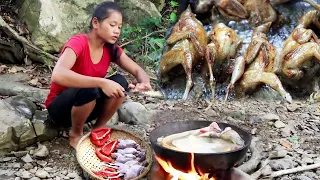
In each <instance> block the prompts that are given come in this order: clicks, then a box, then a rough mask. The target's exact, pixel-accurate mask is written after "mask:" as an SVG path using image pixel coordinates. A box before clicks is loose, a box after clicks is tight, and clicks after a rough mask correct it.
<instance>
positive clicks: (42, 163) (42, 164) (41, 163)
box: [37, 161, 48, 167]
mask: <svg viewBox="0 0 320 180" xmlns="http://www.w3.org/2000/svg"><path fill="white" fill-rule="evenodd" d="M37 164H39V165H40V166H42V167H45V166H46V165H47V164H48V162H46V161H37Z"/></svg>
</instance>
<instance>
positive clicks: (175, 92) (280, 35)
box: [162, 0, 320, 99]
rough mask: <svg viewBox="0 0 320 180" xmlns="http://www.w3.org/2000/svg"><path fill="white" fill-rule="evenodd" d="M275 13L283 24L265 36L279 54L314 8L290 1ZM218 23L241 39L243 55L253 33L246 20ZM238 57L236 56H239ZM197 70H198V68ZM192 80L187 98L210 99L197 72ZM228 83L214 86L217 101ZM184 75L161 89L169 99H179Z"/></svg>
mask: <svg viewBox="0 0 320 180" xmlns="http://www.w3.org/2000/svg"><path fill="white" fill-rule="evenodd" d="M314 1H316V2H317V3H320V0H314ZM275 9H276V11H278V12H279V13H281V14H282V15H283V17H284V19H285V20H284V23H283V24H282V25H281V26H280V27H272V28H271V29H270V31H269V33H268V34H267V36H268V40H269V42H271V43H272V44H273V45H274V46H275V48H276V50H277V51H278V52H280V50H281V48H282V45H283V43H284V41H285V40H286V39H287V38H288V37H289V35H290V34H291V32H292V31H293V29H294V28H295V27H296V25H297V22H298V21H299V19H300V17H301V16H302V15H303V14H305V13H306V12H308V11H310V10H313V9H314V8H313V7H312V6H310V5H309V4H307V3H305V2H301V1H298V0H291V2H290V3H286V4H282V5H278V6H276V7H275ZM218 21H219V22H223V23H225V24H226V25H228V26H229V27H231V28H232V29H234V30H235V31H236V33H237V34H238V36H239V37H241V38H242V40H243V44H242V48H241V50H240V52H239V55H240V54H243V53H244V51H245V50H246V48H247V47H248V45H249V43H250V41H251V35H252V32H253V27H251V26H250V25H248V22H247V21H246V20H244V21H241V22H235V21H226V20H224V19H219V20H218ZM204 27H205V29H206V31H207V33H208V34H209V33H210V31H211V30H212V25H210V24H209V25H205V26H204ZM239 55H238V56H239ZM198 70H199V68H198ZM192 80H193V82H194V84H195V85H194V87H193V89H192V90H191V92H190V93H189V97H195V96H196V95H198V94H199V92H200V93H203V94H204V95H205V96H206V97H210V96H211V93H209V92H207V91H206V89H205V88H204V82H203V80H202V78H201V76H200V74H199V71H197V68H196V70H193V73H192ZM229 82H230V79H228V80H227V81H226V82H225V83H224V84H217V85H216V96H217V99H222V98H224V95H225V89H226V86H227V84H228V83H229ZM185 84H186V80H185V75H184V74H183V75H181V76H178V77H176V78H174V79H173V80H172V81H170V82H169V83H168V84H167V85H166V86H165V87H162V90H163V92H164V93H165V94H166V95H167V97H168V98H169V99H181V98H182V96H183V93H184V90H185Z"/></svg>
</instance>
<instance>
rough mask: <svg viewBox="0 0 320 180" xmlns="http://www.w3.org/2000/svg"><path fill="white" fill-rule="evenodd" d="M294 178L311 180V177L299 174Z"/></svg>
mask: <svg viewBox="0 0 320 180" xmlns="http://www.w3.org/2000/svg"><path fill="white" fill-rule="evenodd" d="M295 180H312V179H310V178H309V177H307V176H304V175H300V176H297V177H296V178H295Z"/></svg>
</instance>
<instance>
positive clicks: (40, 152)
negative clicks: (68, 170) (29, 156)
mask: <svg viewBox="0 0 320 180" xmlns="http://www.w3.org/2000/svg"><path fill="white" fill-rule="evenodd" d="M33 155H34V156H35V157H36V158H38V159H44V158H46V157H47V156H48V155H49V150H48V148H47V146H45V145H42V144H40V143H38V149H36V150H35V152H34V154H33Z"/></svg>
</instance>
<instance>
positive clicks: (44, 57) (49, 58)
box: [0, 16, 58, 65]
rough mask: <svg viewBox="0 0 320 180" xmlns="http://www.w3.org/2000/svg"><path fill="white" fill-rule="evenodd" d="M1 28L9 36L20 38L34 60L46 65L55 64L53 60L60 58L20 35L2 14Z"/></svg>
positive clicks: (25, 51) (26, 51) (0, 17)
mask: <svg viewBox="0 0 320 180" xmlns="http://www.w3.org/2000/svg"><path fill="white" fill-rule="evenodd" d="M0 29H2V30H3V31H4V32H5V33H6V34H7V35H8V36H9V37H11V38H14V39H16V40H18V41H19V42H20V43H21V44H22V46H23V48H24V53H25V55H28V56H29V57H30V58H31V59H32V60H34V61H38V62H41V63H44V64H46V65H53V62H54V61H57V60H58V58H57V57H55V56H53V55H51V54H49V53H47V52H45V51H43V50H41V49H39V48H38V47H36V46H35V45H33V44H32V43H31V42H29V41H28V40H27V39H26V38H25V37H23V36H20V35H19V34H18V33H17V32H16V31H15V30H14V29H12V28H11V27H10V26H9V25H8V24H7V23H6V22H5V21H4V20H3V18H2V16H0Z"/></svg>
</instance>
